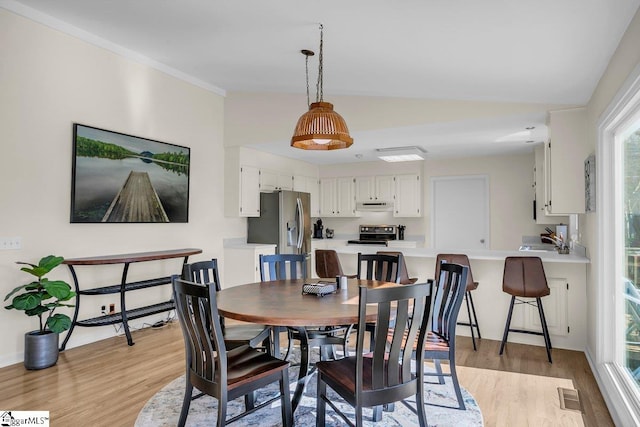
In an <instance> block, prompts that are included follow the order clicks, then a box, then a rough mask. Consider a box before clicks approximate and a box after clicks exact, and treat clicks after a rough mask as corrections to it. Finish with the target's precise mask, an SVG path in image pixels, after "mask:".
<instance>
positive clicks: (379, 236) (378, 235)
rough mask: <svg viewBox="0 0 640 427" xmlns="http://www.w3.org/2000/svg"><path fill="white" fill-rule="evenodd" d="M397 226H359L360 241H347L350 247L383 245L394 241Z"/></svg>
mask: <svg viewBox="0 0 640 427" xmlns="http://www.w3.org/2000/svg"><path fill="white" fill-rule="evenodd" d="M397 231H398V230H397V226H395V225H361V226H360V239H358V240H349V241H348V242H347V243H350V244H352V245H384V246H387V242H388V241H389V240H396V236H397Z"/></svg>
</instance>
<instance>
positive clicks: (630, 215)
mask: <svg viewBox="0 0 640 427" xmlns="http://www.w3.org/2000/svg"><path fill="white" fill-rule="evenodd" d="M615 144H616V145H618V144H619V145H621V147H620V152H621V153H622V158H621V159H620V163H621V166H622V167H621V168H620V169H619V171H620V173H621V174H622V176H619V177H617V180H616V181H617V183H618V184H617V185H619V186H621V187H622V188H621V190H622V191H621V195H622V198H621V199H622V200H621V201H622V204H621V206H618V209H617V213H616V219H617V221H618V222H619V224H620V225H621V227H619V229H621V231H622V234H623V235H622V236H620V237H621V238H620V239H619V241H620V242H622V243H623V244H624V247H623V248H619V249H620V250H619V253H620V254H623V256H622V257H621V259H618V260H617V261H618V262H621V263H622V272H623V275H624V278H623V279H622V283H621V286H620V287H619V288H618V289H617V290H616V291H617V292H619V293H621V294H622V297H623V298H621V301H623V302H624V303H623V304H622V307H618V310H617V312H616V316H621V317H622V319H621V321H622V325H621V326H622V328H621V329H622V330H621V331H620V332H622V334H621V336H618V340H617V343H616V345H617V354H618V355H619V357H618V359H619V363H620V366H621V367H622V368H624V369H625V370H626V373H627V375H628V376H629V379H630V380H631V381H632V383H635V385H636V386H639V385H640V122H633V123H632V124H631V125H629V126H624V127H622V128H621V129H620V132H616V137H615Z"/></svg>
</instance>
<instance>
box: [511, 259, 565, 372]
mask: <svg viewBox="0 0 640 427" xmlns="http://www.w3.org/2000/svg"><path fill="white" fill-rule="evenodd" d="M502 291H503V292H506V293H508V294H509V295H511V304H510V305H509V314H508V316H507V324H506V325H505V327H504V335H503V336H502V344H501V345H500V354H501V355H502V352H503V351H504V345H505V344H506V342H507V336H508V335H509V332H519V333H524V334H533V335H542V336H543V337H544V345H545V347H546V349H547V358H548V359H549V363H553V362H552V361H551V338H549V328H548V327H547V320H546V318H545V317H544V310H543V308H542V299H541V298H542V297H545V296H547V295H549V294H550V293H551V291H550V289H549V286H548V285H547V277H546V276H545V274H544V267H543V266H542V260H541V259H540V258H538V257H507V258H505V260H504V276H503V279H502ZM518 297H520V298H535V299H536V302H535V303H533V302H531V301H522V300H519V299H517V298H518ZM516 303H517V304H531V305H535V306H537V307H538V314H539V315H540V323H541V324H542V332H537V331H529V330H524V329H511V315H512V314H513V306H514V304H516Z"/></svg>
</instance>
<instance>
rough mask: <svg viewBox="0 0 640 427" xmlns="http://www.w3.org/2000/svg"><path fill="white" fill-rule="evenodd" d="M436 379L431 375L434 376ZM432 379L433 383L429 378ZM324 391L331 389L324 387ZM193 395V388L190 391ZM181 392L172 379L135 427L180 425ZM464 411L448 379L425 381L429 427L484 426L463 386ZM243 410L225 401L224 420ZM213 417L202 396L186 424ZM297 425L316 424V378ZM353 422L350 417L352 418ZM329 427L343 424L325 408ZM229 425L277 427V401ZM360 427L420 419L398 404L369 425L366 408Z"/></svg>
mask: <svg viewBox="0 0 640 427" xmlns="http://www.w3.org/2000/svg"><path fill="white" fill-rule="evenodd" d="M289 374H290V377H291V385H290V388H291V392H292V393H293V390H295V384H296V379H297V367H291V368H289ZM433 379H434V380H435V377H433ZM427 381H431V379H427ZM328 390H331V389H330V388H328ZM194 392H195V390H194ZM183 394H184V376H181V377H179V378H176V379H175V380H173V381H172V382H171V383H169V384H167V385H166V386H165V387H164V388H162V390H160V391H159V392H158V393H156V394H155V395H154V396H153V397H152V398H151V399H149V401H148V402H147V403H146V404H145V406H144V407H143V408H142V411H140V414H139V415H138V418H137V420H136V423H135V426H136V427H163V426H167V427H168V426H172V427H173V426H175V425H177V423H178V417H179V415H180V409H181V407H182V397H183ZM277 394H278V384H277V383H274V384H272V385H270V386H269V387H267V388H265V389H263V390H261V391H259V392H258V395H257V399H256V400H257V403H259V402H262V401H265V400H267V399H268V398H270V397H273V396H276V395H277ZM462 397H463V398H464V401H465V405H466V410H464V411H463V410H459V409H457V406H458V403H457V400H456V397H455V392H454V391H453V386H452V385H451V380H450V378H446V382H445V384H442V385H441V384H437V382H435V383H426V384H425V402H426V404H425V407H426V413H427V422H428V424H429V426H438V427H440V426H451V427H453V426H465V427H482V426H483V420H482V412H481V411H480V408H479V407H478V403H477V402H476V400H475V399H474V398H473V396H472V395H471V394H469V392H468V391H467V390H465V389H464V388H462ZM332 401H333V402H334V403H336V404H337V406H338V407H339V408H340V410H343V411H345V413H347V414H348V415H351V416H353V409H352V408H351V406H350V405H349V404H347V403H346V402H344V401H343V400H342V399H341V398H340V397H339V396H338V395H337V394H335V393H334V394H333V396H332ZM408 403H409V404H410V406H412V407H414V408H415V401H414V400H413V399H412V400H410V401H408ZM243 410H244V400H243V399H242V398H240V399H236V400H234V401H232V402H230V403H229V405H228V410H227V417H228V418H230V417H232V416H234V415H236V414H238V413H240V412H242V411H243ZM216 416H217V400H215V399H214V398H212V397H209V396H203V397H201V398H199V399H196V400H194V401H192V402H191V408H190V409H189V416H188V417H187V426H192V427H196V426H197V427H199V426H210V425H213V424H215V420H216ZM294 416H295V425H297V426H312V425H315V422H316V375H312V376H311V377H310V378H309V379H308V382H307V386H306V388H305V391H304V393H303V397H302V400H301V402H300V405H299V406H298V408H297V409H296V412H295V414H294ZM351 419H352V420H353V419H354V418H353V417H351ZM326 421H327V422H326V425H327V426H343V425H344V422H343V420H342V419H341V418H340V417H339V416H338V415H337V414H336V413H335V412H334V411H333V410H332V409H331V407H330V406H328V405H327V414H326ZM232 425H233V426H238V427H246V426H260V427H271V426H280V425H282V422H281V415H280V401H279V400H278V401H275V402H273V403H272V404H271V406H270V407H267V408H263V409H261V410H258V411H256V412H254V413H253V414H251V415H248V416H246V417H244V418H241V419H240V420H238V421H236V422H235V423H233V424H232ZM364 425H365V426H371V427H374V426H375V427H389V426H400V427H407V426H417V425H418V419H417V415H415V414H414V413H413V412H412V411H411V410H410V409H409V408H407V407H406V406H405V405H404V404H402V403H400V402H398V403H396V404H395V410H394V411H393V412H383V415H382V420H381V421H380V422H376V423H374V422H372V421H371V409H367V408H365V410H364Z"/></svg>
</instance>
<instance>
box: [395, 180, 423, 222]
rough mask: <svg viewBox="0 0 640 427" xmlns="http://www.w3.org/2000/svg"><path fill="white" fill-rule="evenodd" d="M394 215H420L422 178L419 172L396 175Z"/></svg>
mask: <svg viewBox="0 0 640 427" xmlns="http://www.w3.org/2000/svg"><path fill="white" fill-rule="evenodd" d="M394 180H395V201H394V208H393V216H394V217H419V216H422V180H421V179H420V175H419V174H407V175H396V176H395V177H394Z"/></svg>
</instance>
